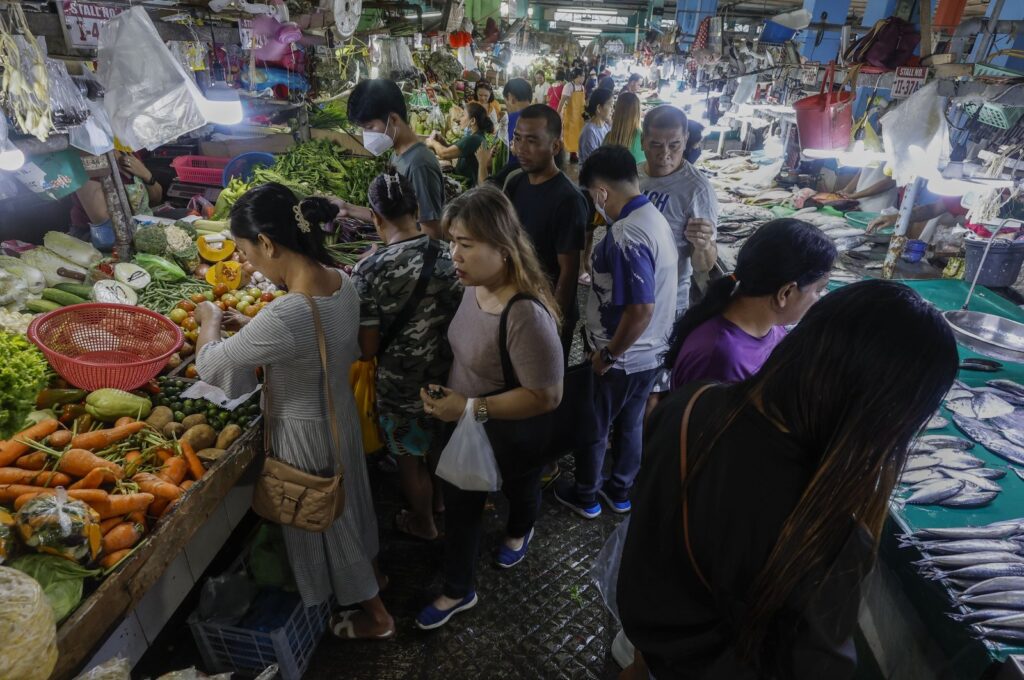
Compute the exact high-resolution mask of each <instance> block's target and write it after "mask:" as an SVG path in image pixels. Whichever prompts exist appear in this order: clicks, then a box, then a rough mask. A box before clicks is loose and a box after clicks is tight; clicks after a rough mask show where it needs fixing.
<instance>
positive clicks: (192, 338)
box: [185, 331, 199, 344]
mask: <svg viewBox="0 0 1024 680" xmlns="http://www.w3.org/2000/svg"><path fill="white" fill-rule="evenodd" d="M185 339H186V340H188V341H189V342H191V343H192V344H195V342H196V340H198V339H199V331H187V332H186V333H185Z"/></svg>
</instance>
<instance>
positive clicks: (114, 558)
mask: <svg viewBox="0 0 1024 680" xmlns="http://www.w3.org/2000/svg"><path fill="white" fill-rule="evenodd" d="M131 551H132V549H131V548H125V549H124V550H118V551H117V552H112V553H110V554H109V555H104V556H103V559H101V560H100V566H101V567H103V568H104V569H111V568H113V567H116V566H117V565H118V564H119V563H120V562H121V560H123V559H124V558H126V557H128V554H129V553H131Z"/></svg>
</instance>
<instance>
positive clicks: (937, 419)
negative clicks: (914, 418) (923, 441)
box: [924, 413, 949, 430]
mask: <svg viewBox="0 0 1024 680" xmlns="http://www.w3.org/2000/svg"><path fill="white" fill-rule="evenodd" d="M945 427H949V421H948V420H946V419H945V418H943V417H942V416H940V415H939V414H937V413H936V414H935V415H934V416H932V417H931V420H929V421H928V424H927V425H925V426H924V429H926V430H941V429H943V428H945Z"/></svg>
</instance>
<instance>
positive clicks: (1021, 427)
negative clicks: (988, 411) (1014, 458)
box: [989, 416, 1024, 446]
mask: <svg viewBox="0 0 1024 680" xmlns="http://www.w3.org/2000/svg"><path fill="white" fill-rule="evenodd" d="M989 422H990V423H991V424H992V427H993V428H994V429H995V430H997V431H998V432H999V434H1000V435H1001V436H1002V437H1003V439H1005V440H1007V441H1008V442H1010V443H1011V444H1016V445H1017V446H1024V420H1021V419H1020V418H1012V417H1010V416H999V417H996V418H992V420H990V421H989Z"/></svg>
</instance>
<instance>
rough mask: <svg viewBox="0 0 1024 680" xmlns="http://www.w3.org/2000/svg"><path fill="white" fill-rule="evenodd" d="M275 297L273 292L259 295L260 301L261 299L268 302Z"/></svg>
mask: <svg viewBox="0 0 1024 680" xmlns="http://www.w3.org/2000/svg"><path fill="white" fill-rule="evenodd" d="M275 297H277V296H276V295H275V294H274V293H264V294H263V295H260V301H262V302H270V301H271V300H273V299H274V298H275Z"/></svg>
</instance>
